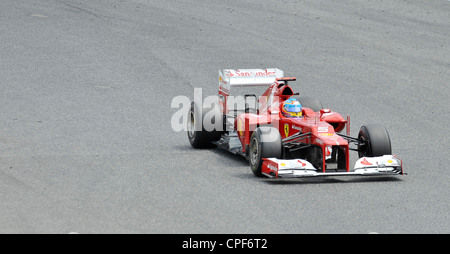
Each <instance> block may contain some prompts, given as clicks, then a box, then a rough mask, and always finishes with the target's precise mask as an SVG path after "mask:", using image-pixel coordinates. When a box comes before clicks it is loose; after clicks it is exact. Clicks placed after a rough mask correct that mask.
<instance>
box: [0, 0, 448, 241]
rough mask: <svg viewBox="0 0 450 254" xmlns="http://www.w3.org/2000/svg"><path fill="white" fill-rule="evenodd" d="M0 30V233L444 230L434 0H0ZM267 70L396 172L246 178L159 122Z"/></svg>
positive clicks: (441, 8) (439, 12)
mask: <svg viewBox="0 0 450 254" xmlns="http://www.w3.org/2000/svg"><path fill="white" fill-rule="evenodd" d="M0 35H1V37H0V88H1V93H0V109H1V110H0V211H1V212H0V233H62V234H65V233H69V232H78V233H362V234H366V233H370V232H377V233H450V212H449V211H450V174H449V172H450V171H449V170H450V168H449V165H450V161H449V157H448V155H449V145H448V144H449V142H450V139H449V136H450V135H449V127H448V126H450V122H449V115H450V114H449V113H450V112H449V108H450V107H449V99H448V98H449V95H450V90H449V80H450V1H447V0H434V1H425V0H417V1H364V0H361V1H356V0H353V1H352V0H346V1H325V0H323V1H321V0H311V1H306V0H305V1H293V0H285V1H259V0H258V1H257V0H250V1H223V0H211V1H195V0H189V1H180V0H176V1H144V0H129V1H117V0H116V1H114V0H111V1H99V0H89V1H88V0H61V1H56V0H33V1H32V0H17V1H16V0H2V1H0ZM268 67H276V68H280V69H282V70H284V71H285V73H286V75H288V76H296V77H297V81H296V82H295V83H293V84H292V86H293V87H294V90H296V91H298V92H301V93H302V94H304V95H309V96H314V97H320V98H321V100H322V102H323V104H324V105H325V106H326V107H329V108H331V109H332V110H334V111H337V112H340V113H341V114H343V115H344V116H345V115H347V114H348V115H350V116H351V132H352V135H353V136H355V135H357V132H358V130H359V127H360V126H361V125H363V124H368V123H382V124H384V125H385V126H386V128H387V129H388V130H389V133H390V136H391V140H392V146H393V153H394V154H396V155H397V156H398V157H400V158H402V159H403V161H404V168H405V170H406V171H407V172H408V175H407V176H398V177H376V178H370V177H344V178H343V177H330V178H323V179H295V180H285V181H273V180H269V179H266V178H257V177H254V176H253V174H252V173H251V171H250V168H249V166H248V164H247V162H246V160H245V159H243V158H241V157H238V156H235V155H232V154H229V153H227V152H225V151H220V150H217V149H206V150H196V149H193V148H191V147H190V145H189V142H188V140H187V136H186V133H185V132H176V131H174V130H173V129H172V126H171V121H170V120H171V117H172V115H173V114H174V113H176V112H177V111H178V110H179V108H176V107H175V108H173V107H171V102H172V99H173V98H174V97H176V96H180V95H182V96H187V97H189V98H193V94H194V88H202V89H203V90H202V93H203V96H208V95H216V94H217V88H218V87H217V86H218V82H217V79H218V77H217V70H218V69H224V68H268Z"/></svg>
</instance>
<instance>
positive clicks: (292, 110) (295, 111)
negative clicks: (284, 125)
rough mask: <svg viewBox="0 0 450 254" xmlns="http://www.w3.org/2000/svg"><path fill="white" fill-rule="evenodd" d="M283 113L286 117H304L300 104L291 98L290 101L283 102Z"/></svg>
mask: <svg viewBox="0 0 450 254" xmlns="http://www.w3.org/2000/svg"><path fill="white" fill-rule="evenodd" d="M281 112H282V113H283V115H284V116H286V117H297V118H298V117H301V116H302V105H301V104H300V102H299V101H298V100H297V99H295V98H291V99H288V100H285V101H284V102H283V106H282V107H281Z"/></svg>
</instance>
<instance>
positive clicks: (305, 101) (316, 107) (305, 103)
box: [296, 97, 323, 112]
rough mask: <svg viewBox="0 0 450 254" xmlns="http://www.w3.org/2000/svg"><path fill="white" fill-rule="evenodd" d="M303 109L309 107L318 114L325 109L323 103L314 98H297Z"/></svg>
mask: <svg viewBox="0 0 450 254" xmlns="http://www.w3.org/2000/svg"><path fill="white" fill-rule="evenodd" d="M296 99H297V100H298V101H299V102H300V104H301V105H302V107H307V108H310V109H312V110H313V111H314V112H318V111H320V110H321V109H323V106H322V103H321V102H320V100H319V99H317V98H314V97H297V98H296Z"/></svg>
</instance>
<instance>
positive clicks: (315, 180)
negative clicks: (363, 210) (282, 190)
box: [264, 176, 402, 185]
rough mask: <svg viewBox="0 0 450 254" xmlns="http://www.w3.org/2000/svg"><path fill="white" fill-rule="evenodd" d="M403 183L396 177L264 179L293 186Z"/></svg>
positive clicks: (271, 182)
mask: <svg viewBox="0 0 450 254" xmlns="http://www.w3.org/2000/svg"><path fill="white" fill-rule="evenodd" d="M398 181H402V179H399V178H398V177H395V176H391V177H388V176H343V177H341V178H337V177H314V178H289V179H264V182H265V183H267V184H272V185H291V184H337V183H370V182H398Z"/></svg>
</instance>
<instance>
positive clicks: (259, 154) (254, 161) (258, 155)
mask: <svg viewBox="0 0 450 254" xmlns="http://www.w3.org/2000/svg"><path fill="white" fill-rule="evenodd" d="M282 149H283V148H282V143H281V135H280V132H279V131H278V130H277V129H276V128H274V127H270V126H261V127H258V128H256V130H255V131H254V132H253V134H252V137H251V138H250V146H249V150H250V151H249V162H250V168H251V169H252V172H253V174H254V175H255V176H262V173H261V167H262V164H263V160H262V159H263V158H278V159H280V158H281V156H282V154H283V150H282Z"/></svg>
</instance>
